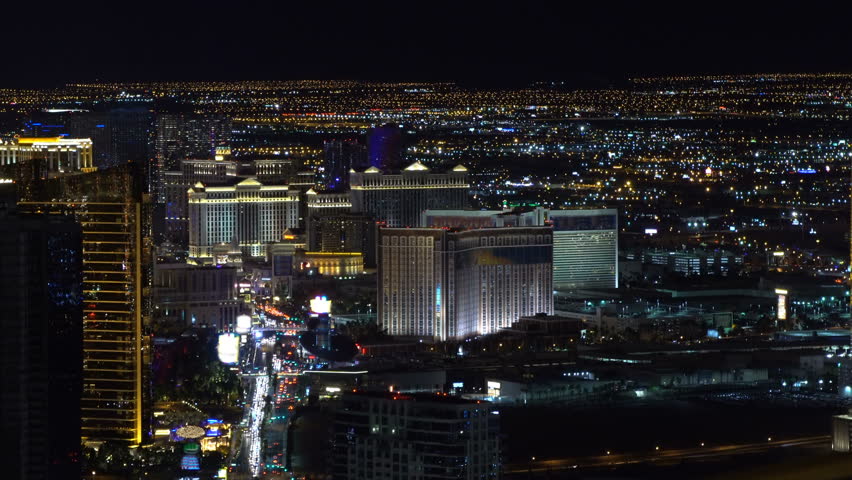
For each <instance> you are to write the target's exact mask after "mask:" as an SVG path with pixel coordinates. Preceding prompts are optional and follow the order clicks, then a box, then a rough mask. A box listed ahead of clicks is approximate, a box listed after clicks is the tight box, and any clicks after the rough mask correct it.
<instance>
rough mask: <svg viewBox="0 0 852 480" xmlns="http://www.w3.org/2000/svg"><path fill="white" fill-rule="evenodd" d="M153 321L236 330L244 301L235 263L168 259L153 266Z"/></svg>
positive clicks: (220, 329) (174, 324)
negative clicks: (198, 263)
mask: <svg viewBox="0 0 852 480" xmlns="http://www.w3.org/2000/svg"><path fill="white" fill-rule="evenodd" d="M152 302H153V304H154V311H153V312H152V318H153V320H154V322H162V323H164V324H167V325H170V326H180V327H209V328H215V329H217V330H218V331H220V332H223V331H233V329H234V327H235V326H236V322H237V316H238V315H240V313H241V311H242V305H243V301H242V299H241V298H239V297H238V295H237V270H236V269H235V268H233V267H219V268H216V267H212V266H195V265H188V264H186V263H169V264H161V265H155V266H154V285H153V288H152Z"/></svg>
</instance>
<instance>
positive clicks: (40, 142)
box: [0, 137, 94, 177]
mask: <svg viewBox="0 0 852 480" xmlns="http://www.w3.org/2000/svg"><path fill="white" fill-rule="evenodd" d="M32 160H43V161H44V162H45V166H44V167H45V169H46V170H47V174H48V175H45V177H47V176H54V175H55V174H61V173H71V172H80V171H83V172H91V171H93V170H94V168H93V167H94V165H93V163H92V141H91V140H89V139H88V138H63V137H33V138H15V139H12V141H11V142H2V143H0V166H2V165H14V164H18V163H24V162H29V161H32Z"/></svg>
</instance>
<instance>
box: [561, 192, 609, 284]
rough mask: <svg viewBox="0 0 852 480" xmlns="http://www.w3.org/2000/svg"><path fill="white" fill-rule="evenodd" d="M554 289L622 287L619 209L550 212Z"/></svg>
mask: <svg viewBox="0 0 852 480" xmlns="http://www.w3.org/2000/svg"><path fill="white" fill-rule="evenodd" d="M547 220H548V222H549V223H551V224H552V225H553V285H554V288H566V289H571V288H617V287H618V210H616V209H614V208H607V209H589V210H549V211H548V212H547Z"/></svg>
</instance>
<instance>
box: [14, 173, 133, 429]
mask: <svg viewBox="0 0 852 480" xmlns="http://www.w3.org/2000/svg"><path fill="white" fill-rule="evenodd" d="M44 183H45V185H44V188H43V189H41V190H40V191H39V192H38V195H31V196H29V197H26V198H22V201H21V202H19V204H18V205H19V208H20V209H21V210H25V211H28V212H42V213H51V214H66V215H72V216H73V217H74V218H75V219H76V221H77V222H79V223H80V224H81V225H82V228H83V231H82V244H83V251H82V255H83V258H82V260H83V280H82V292H83V317H82V324H83V394H82V398H81V407H80V408H81V411H82V427H81V428H82V438H83V440H84V441H91V442H97V441H106V440H116V441H123V442H128V443H131V444H138V443H140V442H141V441H142V439H143V434H144V431H145V430H146V428H147V427H146V424H145V422H144V420H143V402H144V400H145V399H144V397H145V391H144V389H143V382H142V377H143V375H144V374H145V370H146V369H147V366H144V365H143V363H144V362H143V357H144V356H145V352H144V351H143V349H144V348H146V344H145V343H144V341H143V337H142V321H143V316H145V315H146V312H144V308H145V305H146V303H145V302H144V301H143V291H144V290H145V289H146V287H147V284H146V281H147V280H146V279H147V278H148V274H147V272H146V269H147V267H149V265H148V263H149V262H147V261H146V260H144V259H145V258H147V257H148V256H147V255H145V254H144V253H143V250H144V249H145V248H146V241H147V239H146V238H145V237H143V231H144V230H143V224H144V223H146V222H144V221H143V218H142V211H143V210H142V208H143V207H142V202H141V198H140V196H139V195H138V192H135V191H134V182H133V178H132V175H131V170H130V168H129V167H120V168H114V169H111V170H107V171H98V172H94V173H87V174H78V175H68V176H65V177H61V178H56V179H54V180H48V181H46V182H44Z"/></svg>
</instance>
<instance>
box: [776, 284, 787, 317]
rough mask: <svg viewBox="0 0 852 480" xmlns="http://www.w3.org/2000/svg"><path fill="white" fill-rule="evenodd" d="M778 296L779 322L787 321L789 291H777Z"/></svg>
mask: <svg viewBox="0 0 852 480" xmlns="http://www.w3.org/2000/svg"><path fill="white" fill-rule="evenodd" d="M775 293H777V294H778V320H787V290H782V289H780V288H776V289H775Z"/></svg>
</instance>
